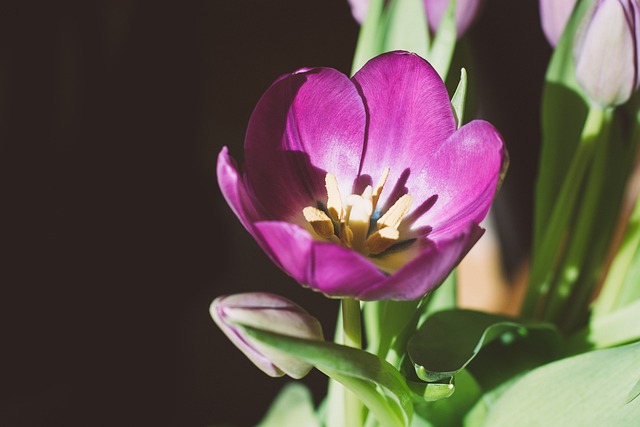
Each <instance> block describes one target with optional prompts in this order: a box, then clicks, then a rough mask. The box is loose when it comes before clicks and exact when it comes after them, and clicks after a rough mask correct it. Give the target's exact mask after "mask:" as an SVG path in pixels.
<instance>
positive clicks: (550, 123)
mask: <svg viewBox="0 0 640 427" xmlns="http://www.w3.org/2000/svg"><path fill="white" fill-rule="evenodd" d="M481 3H482V2H481V1H479V0H451V1H449V0H424V1H423V0H390V1H383V0H370V1H362V0H352V1H351V6H352V11H353V14H354V17H355V18H356V19H357V20H359V21H360V22H361V25H362V26H361V31H360V37H359V40H358V44H357V47H356V49H355V54H354V62H353V64H354V65H353V70H352V76H351V77H349V76H347V75H345V74H343V73H342V72H340V71H337V70H334V69H331V68H303V69H300V70H297V71H294V72H292V73H290V74H286V75H284V76H282V77H280V78H279V79H277V80H276V81H275V82H274V83H273V84H272V85H271V86H270V87H269V88H268V89H267V91H266V92H265V94H264V95H263V96H262V98H261V99H260V101H259V102H258V104H257V105H256V107H255V109H254V111H253V114H252V116H251V119H250V121H249V124H248V128H247V133H246V139H245V153H244V165H242V166H241V167H240V166H239V165H238V163H237V162H236V161H235V160H234V159H233V158H232V157H231V156H230V154H229V153H228V150H227V148H223V149H222V151H221V152H220V154H219V156H218V163H217V175H218V182H219V185H220V189H221V191H222V194H223V195H224V197H225V199H226V201H227V202H228V204H229V206H230V207H231V209H232V210H233V212H234V213H235V214H236V216H237V217H238V219H239V220H240V222H241V223H242V225H243V226H244V227H245V228H246V230H247V231H248V232H249V233H250V234H251V236H253V238H254V239H255V241H256V242H257V243H258V245H259V246H260V247H261V248H262V249H263V250H264V252H265V253H266V255H267V256H268V257H269V258H270V259H271V260H272V261H273V262H274V263H275V264H276V265H277V266H278V267H280V268H281V269H282V270H283V271H284V272H285V273H286V274H288V275H289V276H291V277H292V278H294V279H295V280H296V281H297V282H299V283H300V284H301V285H302V286H305V287H307V288H310V289H312V290H314V291H317V292H321V293H323V294H324V295H326V296H327V297H328V298H333V299H336V301H339V302H340V307H341V309H340V310H338V327H337V329H336V332H335V334H334V339H333V340H328V339H326V337H325V334H324V333H323V329H322V325H321V324H320V322H319V321H318V320H317V319H316V318H315V317H314V316H312V314H310V313H308V312H307V311H305V310H304V309H303V308H301V307H300V306H298V305H297V304H295V303H294V302H292V301H290V300H288V299H286V298H284V297H282V296H278V295H275V294H271V293H244V294H236V295H228V296H220V297H218V298H216V300H214V302H213V303H212V305H211V315H212V317H213V320H214V321H215V322H216V324H217V325H218V326H219V327H220V328H221V329H222V331H223V332H224V333H225V334H226V335H227V336H228V338H229V339H230V340H231V342H232V343H234V344H235V345H236V346H237V347H238V348H239V349H240V350H241V351H242V352H243V353H244V354H245V355H246V356H247V357H248V358H249V359H250V360H251V361H252V362H253V363H254V364H255V365H256V366H257V367H258V368H259V369H261V370H262V371H263V372H264V373H266V374H267V375H270V376H274V377H277V376H283V375H288V376H290V377H292V378H295V379H299V378H302V377H304V376H305V375H306V374H307V373H308V372H309V371H310V370H311V369H314V368H315V369H317V370H319V371H321V372H323V373H324V374H326V375H327V376H328V377H329V378H330V382H329V389H328V393H327V396H326V399H325V400H324V401H323V403H322V404H321V405H320V406H319V407H317V408H316V407H314V405H313V403H312V401H311V399H310V395H309V393H308V391H307V390H306V389H305V387H304V386H302V385H300V384H298V383H293V384H292V385H290V386H287V387H285V389H283V391H282V392H281V394H280V395H279V396H278V397H277V398H276V400H275V401H274V404H273V407H272V408H271V410H270V411H269V412H268V414H266V416H265V418H264V420H263V421H262V423H261V426H263V427H271V426H273V427H275V426H288V425H291V426H322V425H325V426H328V427H333V426H346V427H352V426H356V427H357V426H377V425H380V426H393V427H395V426H398V427H400V426H461V425H464V426H501V425H505V426H513V425H517V426H529V425H531V426H533V425H540V426H542V425H544V426H566V425H580V426H587V425H593V426H595V425H598V426H600V425H616V426H626V425H629V426H635V425H638V423H640V399H636V397H637V396H638V394H640V344H639V343H638V340H639V339H640V227H638V224H639V223H640V203H639V201H638V195H639V193H640V185H638V170H639V169H638V161H637V152H636V148H637V142H638V139H639V136H640V135H639V134H638V131H639V129H640V128H639V125H640V114H639V113H640V108H639V105H640V104H638V95H637V94H636V89H637V88H638V86H639V85H640V81H639V77H640V74H639V65H640V64H639V57H638V53H639V49H638V42H639V40H640V37H639V36H640V16H639V13H640V8H639V5H638V2H637V0H578V1H571V0H565V1H557V0H556V1H547V0H540V15H541V20H542V27H543V29H544V31H545V35H546V36H547V38H548V40H549V42H550V43H551V44H552V46H554V53H553V56H552V59H551V62H550V63H549V66H548V70H547V74H546V82H545V86H544V93H543V97H542V106H541V108H542V123H541V126H542V135H543V140H542V151H541V156H540V167H539V172H538V180H537V187H536V194H535V209H534V229H533V246H532V248H531V263H530V269H529V272H530V273H529V275H528V280H527V282H528V286H527V289H526V292H525V293H524V298H523V299H522V300H521V301H517V300H514V301H513V306H514V307H519V309H518V310H517V313H515V314H514V315H505V314H500V313H495V312H491V311H488V310H484V311H483V310H471V309H468V308H464V307H462V306H461V305H460V304H459V303H458V298H457V288H458V285H459V283H458V282H459V281H460V280H459V277H458V275H457V274H456V270H455V269H456V267H457V266H458V264H459V263H460V262H461V261H462V260H463V258H464V257H465V256H466V255H467V253H468V252H469V251H470V250H471V248H472V247H473V246H474V244H475V243H476V242H478V240H479V239H481V238H482V236H483V233H484V232H485V228H486V227H487V226H486V225H485V224H486V218H487V215H490V208H491V204H492V201H493V199H494V196H495V195H496V193H497V192H498V191H499V189H500V186H501V183H502V182H503V180H504V179H505V177H506V179H508V176H506V172H507V166H508V163H509V157H508V154H507V147H508V141H507V142H505V141H503V139H502V137H501V135H500V133H499V131H498V130H496V129H495V128H494V127H493V126H492V125H491V124H490V123H488V122H486V121H483V120H470V121H468V120H466V115H468V114H465V105H466V94H467V73H466V71H465V69H464V68H462V69H461V70H451V68H452V64H457V63H459V62H462V63H464V61H465V59H464V58H457V56H458V55H459V52H458V50H457V49H456V44H457V42H458V39H459V38H461V37H464V33H465V30H466V29H467V27H468V26H469V25H470V24H471V23H472V21H473V19H474V17H475V15H476V13H477V12H478V11H479V10H480V8H481ZM450 71H456V73H450ZM458 71H460V72H459V74H458ZM458 76H459V78H458ZM445 82H446V83H447V84H445ZM524 83H526V82H523V84H524ZM450 93H451V94H452V95H451V96H450ZM489 224H490V223H489ZM336 307H337V305H336Z"/></svg>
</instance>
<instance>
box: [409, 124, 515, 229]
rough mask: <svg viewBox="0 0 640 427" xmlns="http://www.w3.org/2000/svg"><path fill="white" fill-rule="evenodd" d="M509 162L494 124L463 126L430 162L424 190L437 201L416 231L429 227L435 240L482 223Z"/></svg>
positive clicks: (432, 155) (419, 220) (433, 154)
mask: <svg viewBox="0 0 640 427" xmlns="http://www.w3.org/2000/svg"><path fill="white" fill-rule="evenodd" d="M507 162H508V156H507V152H506V149H505V147H504V144H503V142H502V138H501V137H500V134H499V133H498V131H496V129H495V128H494V127H493V126H492V125H490V124H489V123H487V122H485V121H482V120H475V121H473V122H471V123H468V124H467V125H465V126H463V127H461V128H460V129H459V130H457V131H456V132H455V133H454V134H453V135H451V137H450V138H448V139H447V140H446V141H445V142H444V143H443V144H442V145H441V146H440V147H439V148H438V150H436V151H434V152H433V153H431V155H430V156H429V157H428V159H427V164H426V165H425V171H426V174H425V176H424V179H425V183H424V188H423V191H426V194H430V195H433V194H435V195H437V197H438V198H437V201H436V202H435V204H434V205H433V207H431V208H430V209H429V210H428V211H427V213H426V214H424V215H423V216H422V217H421V218H419V219H418V220H417V221H416V222H415V224H413V228H418V227H420V226H423V225H429V226H431V227H432V228H433V232H434V234H432V235H431V236H430V238H434V237H435V235H437V234H441V233H443V234H457V233H459V232H460V231H461V228H466V227H467V226H468V224H470V223H476V224H479V223H480V222H481V221H482V220H483V219H484V217H485V216H486V215H487V212H488V211H489V207H490V206H491V202H492V200H493V197H494V195H495V193H496V191H497V187H498V185H499V183H500V179H501V176H502V174H503V172H504V169H505V168H506V165H507ZM426 194H425V195H426ZM414 197H415V195H414ZM423 197H424V195H423Z"/></svg>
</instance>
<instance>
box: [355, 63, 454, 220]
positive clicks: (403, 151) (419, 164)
mask: <svg viewBox="0 0 640 427" xmlns="http://www.w3.org/2000/svg"><path fill="white" fill-rule="evenodd" d="M399 57H402V60H399V59H400V58H399ZM353 80H354V82H355V83H356V85H358V86H360V88H361V91H362V94H363V96H364V98H365V104H366V108H367V111H368V115H369V118H370V121H369V127H368V134H367V142H366V146H365V150H364V155H363V163H362V172H361V176H362V178H361V179H360V184H359V185H360V186H363V185H366V184H367V182H366V181H367V179H368V180H369V182H368V183H371V182H374V183H375V181H376V180H377V179H378V178H379V177H380V176H382V175H383V173H384V171H385V168H387V167H389V168H390V174H389V178H388V179H387V186H388V188H385V189H384V191H383V192H382V195H381V197H380V201H379V202H378V204H379V206H380V208H381V211H382V212H384V211H385V210H386V208H389V207H390V206H391V204H393V203H394V202H395V200H397V199H398V197H399V196H401V195H402V194H404V193H407V192H409V193H410V194H411V195H412V196H413V197H414V200H417V201H421V200H425V199H426V198H427V197H429V196H431V194H429V195H424V192H423V191H421V190H420V187H421V186H423V185H424V184H423V183H424V182H426V179H427V177H424V176H420V173H421V172H423V171H422V170H423V166H424V163H425V161H426V160H427V158H428V157H429V156H431V154H432V153H433V152H434V151H435V150H437V149H438V147H439V146H440V145H441V144H442V141H444V140H446V139H447V138H448V137H449V135H451V134H452V133H453V132H454V131H455V129H456V122H455V119H454V117H453V112H452V110H451V104H450V102H449V95H448V94H447V91H446V89H445V86H444V84H443V83H442V80H441V79H440V77H439V76H438V73H437V72H436V71H435V70H434V69H433V67H431V65H429V63H427V62H426V61H425V60H424V59H422V58H420V57H419V56H417V55H415V54H410V53H407V52H392V53H388V54H385V55H380V56H378V57H376V58H374V59H372V60H370V61H369V62H367V64H365V66H364V67H362V69H361V70H360V71H358V72H357V73H356V74H355V75H354V76H353ZM416 182H417V184H414V183H416ZM394 185H395V186H396V188H394ZM405 187H406V188H405ZM362 189H364V187H363V188H362ZM362 189H360V188H358V189H356V191H362ZM407 189H408V191H407Z"/></svg>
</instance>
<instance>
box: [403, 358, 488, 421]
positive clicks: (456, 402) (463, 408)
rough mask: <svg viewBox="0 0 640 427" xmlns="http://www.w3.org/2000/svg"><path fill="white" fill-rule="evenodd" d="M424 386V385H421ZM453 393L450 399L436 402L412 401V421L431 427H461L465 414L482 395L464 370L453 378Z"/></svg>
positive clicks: (473, 380) (475, 383) (471, 377)
mask: <svg viewBox="0 0 640 427" xmlns="http://www.w3.org/2000/svg"><path fill="white" fill-rule="evenodd" d="M423 384H424V383H423ZM454 386H455V392H453V393H452V394H450V397H448V398H444V399H439V400H437V401H426V400H422V401H414V408H415V414H414V419H418V418H419V419H421V420H422V423H423V425H429V426H433V427H455V426H460V425H462V420H463V418H464V416H465V414H466V413H467V412H468V411H469V410H470V409H471V408H472V407H473V405H474V404H475V403H476V401H477V400H478V398H479V397H480V396H481V394H482V390H481V389H480V386H479V384H478V383H477V382H476V380H475V379H474V378H473V376H472V375H471V374H470V373H469V372H468V371H466V370H462V371H460V373H459V374H458V375H456V376H455V381H454Z"/></svg>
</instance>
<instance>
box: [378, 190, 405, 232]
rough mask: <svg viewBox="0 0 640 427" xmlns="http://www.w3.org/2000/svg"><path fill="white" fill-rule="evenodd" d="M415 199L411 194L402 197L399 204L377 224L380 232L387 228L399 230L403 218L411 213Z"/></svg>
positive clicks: (390, 209)
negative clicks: (410, 209)
mask: <svg viewBox="0 0 640 427" xmlns="http://www.w3.org/2000/svg"><path fill="white" fill-rule="evenodd" d="M412 201H413V197H411V195H410V194H405V195H404V196H402V197H400V198H399V199H398V201H397V202H395V203H394V204H393V206H391V208H389V210H388V211H387V213H385V214H384V215H382V216H381V217H380V219H379V220H378V222H377V225H378V230H382V229H383V228H386V227H391V228H398V226H400V223H401V222H402V218H403V217H404V215H405V214H406V213H407V212H408V211H409V208H410V207H411V202H412Z"/></svg>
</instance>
